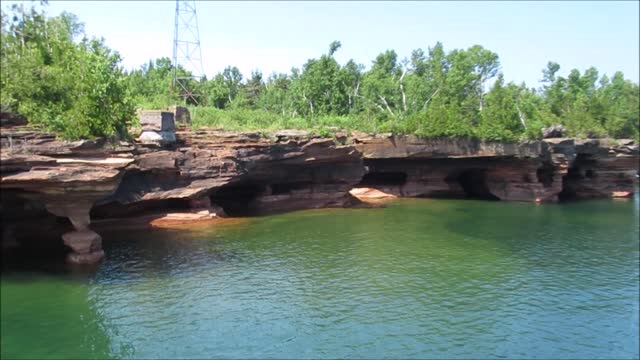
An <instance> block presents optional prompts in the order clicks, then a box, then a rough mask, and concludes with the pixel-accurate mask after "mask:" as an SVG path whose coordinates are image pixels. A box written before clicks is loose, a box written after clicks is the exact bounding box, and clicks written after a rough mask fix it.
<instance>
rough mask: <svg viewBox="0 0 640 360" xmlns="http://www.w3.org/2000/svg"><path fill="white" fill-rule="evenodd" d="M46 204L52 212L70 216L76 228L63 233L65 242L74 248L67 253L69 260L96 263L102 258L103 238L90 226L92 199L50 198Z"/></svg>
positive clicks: (71, 261)
mask: <svg viewBox="0 0 640 360" xmlns="http://www.w3.org/2000/svg"><path fill="white" fill-rule="evenodd" d="M46 206H47V210H48V211H49V212H50V213H52V214H54V215H56V216H64V217H67V218H69V220H70V221H71V224H73V227H74V229H75V230H74V231H71V232H68V233H65V234H64V235H62V240H63V241H64V244H65V245H67V246H68V247H70V248H71V249H72V250H73V251H72V252H71V253H69V255H67V261H68V262H70V263H73V264H94V263H97V262H98V261H100V259H102V257H103V256H104V251H103V250H102V238H101V237H100V235H98V234H97V233H96V232H95V231H93V230H91V229H90V228H89V224H90V223H91V219H90V217H89V212H90V211H91V207H92V206H93V203H92V202H91V201H82V200H79V201H73V200H72V199H66V201H61V200H58V201H56V200H49V201H47V202H46Z"/></svg>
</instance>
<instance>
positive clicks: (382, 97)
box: [378, 95, 396, 117]
mask: <svg viewBox="0 0 640 360" xmlns="http://www.w3.org/2000/svg"><path fill="white" fill-rule="evenodd" d="M378 96H379V97H380V99H381V100H382V101H383V102H384V106H386V107H387V111H389V114H391V116H393V117H395V116H396V115H395V114H394V113H393V111H391V108H390V107H389V103H387V99H385V98H384V96H382V95H378ZM382 111H384V110H382Z"/></svg>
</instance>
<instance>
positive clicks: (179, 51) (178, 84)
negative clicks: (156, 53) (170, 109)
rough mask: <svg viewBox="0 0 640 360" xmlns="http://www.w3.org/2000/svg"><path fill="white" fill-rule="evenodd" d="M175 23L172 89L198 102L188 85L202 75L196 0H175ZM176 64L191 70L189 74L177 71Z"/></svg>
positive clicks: (199, 78)
mask: <svg viewBox="0 0 640 360" xmlns="http://www.w3.org/2000/svg"><path fill="white" fill-rule="evenodd" d="M175 20H176V24H175V32H174V36H173V84H172V86H173V89H174V91H176V92H177V93H179V94H180V96H182V97H183V98H184V101H185V102H186V101H187V99H190V100H191V101H193V102H194V103H196V104H197V103H198V97H199V96H200V95H199V94H194V93H193V92H192V91H191V90H190V89H189V86H188V83H189V82H190V81H193V80H195V81H200V80H201V79H202V77H203V76H204V70H203V68H202V51H201V50H200V34H199V32H198V17H197V15H196V2H195V1H193V0H191V1H189V0H176V19H175ZM178 66H180V67H181V68H183V69H184V70H186V71H187V72H191V76H185V74H180V73H178Z"/></svg>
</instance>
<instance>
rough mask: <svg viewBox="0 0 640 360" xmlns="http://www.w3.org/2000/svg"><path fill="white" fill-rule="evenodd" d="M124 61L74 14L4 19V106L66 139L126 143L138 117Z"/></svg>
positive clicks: (20, 11)
mask: <svg viewBox="0 0 640 360" xmlns="http://www.w3.org/2000/svg"><path fill="white" fill-rule="evenodd" d="M119 62H120V57H119V55H118V54H117V53H114V52H112V51H111V50H110V49H108V48H107V47H106V46H105V45H104V42H103V40H98V39H88V38H87V37H86V36H85V34H84V30H83V26H82V24H81V23H79V22H78V20H77V18H76V17H75V16H74V15H72V14H69V13H63V14H61V15H60V16H56V17H51V18H47V17H46V16H45V14H44V12H42V11H37V10H36V9H35V8H33V7H32V8H31V9H28V10H27V9H25V8H24V4H21V5H20V6H18V5H13V8H12V11H11V14H7V13H4V12H3V13H2V45H1V47H0V64H1V70H2V78H1V80H0V85H1V93H0V95H1V106H2V111H3V112H10V113H19V114H21V115H22V116H24V117H26V118H27V119H28V120H29V122H30V123H31V124H34V125H42V126H44V127H46V128H47V129H49V130H52V131H55V132H57V133H60V134H61V135H63V136H64V137H66V138H71V139H77V138H88V137H122V136H124V135H125V134H126V130H127V125H128V123H129V121H130V120H131V119H132V118H133V116H134V114H135V112H134V110H135V107H134V103H133V101H132V99H131V96H130V94H129V91H128V83H127V82H126V78H125V75H124V74H123V72H122V71H121V70H120V69H119V67H118V64H119Z"/></svg>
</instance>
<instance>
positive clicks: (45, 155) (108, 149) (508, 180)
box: [0, 127, 638, 263]
mask: <svg viewBox="0 0 640 360" xmlns="http://www.w3.org/2000/svg"><path fill="white" fill-rule="evenodd" d="M0 141H1V144H0V145H1V146H2V148H1V150H2V151H1V156H2V157H1V162H0V175H1V182H0V187H1V188H2V201H1V202H0V204H1V205H2V206H1V211H2V214H1V215H2V217H3V221H4V222H5V223H4V224H3V228H5V226H4V225H7V226H8V227H6V228H7V229H14V230H11V231H4V235H3V238H5V237H6V238H7V239H3V240H4V241H5V244H9V243H13V242H12V241H11V239H14V238H17V237H19V235H20V233H21V231H20V230H19V229H18V228H17V227H15V224H14V223H16V222H17V221H18V219H20V218H23V219H25V220H27V221H29V222H34V223H38V221H40V219H44V218H45V217H46V216H44V215H43V214H44V213H49V214H53V215H55V217H54V218H56V217H57V218H56V219H60V218H66V219H68V223H69V225H68V226H69V227H71V228H73V230H72V231H70V232H67V233H65V234H63V235H62V239H63V241H64V243H65V244H66V245H67V246H69V247H70V248H71V249H72V252H71V253H70V254H69V255H68V258H69V261H70V262H73V263H92V262H95V261H98V260H99V259H100V258H101V257H102V256H103V254H104V253H103V252H102V248H101V239H100V235H98V234H97V233H95V232H94V231H93V230H91V228H90V224H91V219H92V218H93V219H101V218H114V217H125V216H132V215H137V214H142V213H150V212H151V213H153V212H183V213H189V214H193V215H189V216H186V217H185V218H195V219H201V218H211V217H215V216H232V217H233V216H246V215H260V214H266V213H273V212H280V211H289V210H295V209H304V208H323V207H344V206H350V205H353V204H355V203H357V202H358V200H357V199H356V197H354V196H353V195H352V194H354V195H356V196H357V197H359V198H361V199H365V200H366V199H367V198H380V197H382V196H385V194H388V195H392V196H429V197H474V198H484V199H494V200H498V199H499V200H508V201H537V202H554V201H558V199H571V198H593V197H626V196H630V195H631V194H632V193H633V191H634V184H635V181H636V174H637V172H638V146H637V145H635V144H633V143H632V142H631V141H624V140H623V141H620V140H619V141H611V140H575V139H563V138H561V139H545V140H544V141H536V142H530V143H523V144H503V143H492V142H480V141H469V140H425V139H420V138H416V137H413V136H390V135H378V136H371V135H367V134H358V133H357V134H354V136H351V137H347V136H346V135H345V134H337V136H336V137H335V138H321V137H314V136H311V135H309V134H307V133H305V132H301V131H282V132H277V133H273V134H268V135H263V134H259V133H233V132H224V131H216V130H201V131H178V132H177V133H176V142H175V143H143V142H140V143H138V142H134V143H127V142H121V143H118V144H108V143H105V142H100V141H79V142H63V141H59V140H56V139H55V138H54V137H52V136H49V135H46V134H41V133H38V132H32V131H29V130H28V129H26V128H23V127H14V128H11V129H8V128H7V129H3V131H2V136H1V137H0ZM354 188H356V189H358V188H359V189H360V190H353V189H354ZM364 188H366V189H364ZM363 189H364V190H363ZM352 190H353V191H352ZM350 191H351V193H350ZM43 212H44V213H43ZM5 215H7V216H6V218H7V219H9V220H8V221H5V220H4V218H5ZM53 215H52V216H53ZM29 216H31V218H29ZM12 226H13V227H12ZM36 226H37V225H36ZM16 229H18V230H16Z"/></svg>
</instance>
